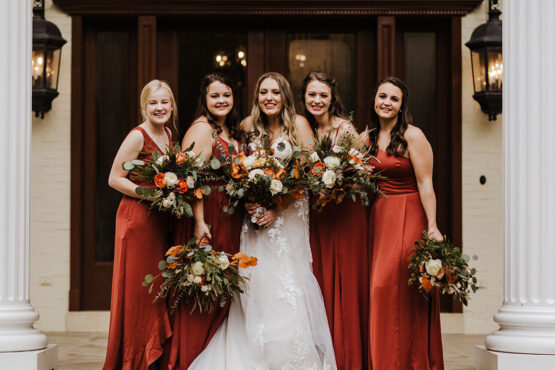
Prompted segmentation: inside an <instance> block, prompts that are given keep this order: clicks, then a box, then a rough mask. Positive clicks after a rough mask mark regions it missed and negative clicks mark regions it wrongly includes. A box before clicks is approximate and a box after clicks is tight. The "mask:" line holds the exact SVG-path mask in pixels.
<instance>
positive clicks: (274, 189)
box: [270, 179, 283, 195]
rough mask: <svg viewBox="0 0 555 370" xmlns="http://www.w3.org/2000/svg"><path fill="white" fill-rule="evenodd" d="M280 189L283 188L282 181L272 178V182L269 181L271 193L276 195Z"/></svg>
mask: <svg viewBox="0 0 555 370" xmlns="http://www.w3.org/2000/svg"><path fill="white" fill-rule="evenodd" d="M282 190H283V184H282V182H281V181H279V180H276V179H274V180H272V182H271V183H270V192H271V193H272V195H276V194H277V193H279V192H280V191H282Z"/></svg>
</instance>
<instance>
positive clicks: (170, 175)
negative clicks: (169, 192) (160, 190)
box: [164, 172, 179, 188]
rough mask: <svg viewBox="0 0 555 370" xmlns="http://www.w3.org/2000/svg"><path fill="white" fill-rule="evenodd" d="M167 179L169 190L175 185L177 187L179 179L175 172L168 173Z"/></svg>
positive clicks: (166, 174)
mask: <svg viewBox="0 0 555 370" xmlns="http://www.w3.org/2000/svg"><path fill="white" fill-rule="evenodd" d="M164 175H165V179H166V186H167V187H168V188H173V187H174V186H175V185H177V182H178V181H179V180H178V179H177V175H176V174H175V173H173V172H166V173H165V174H164Z"/></svg>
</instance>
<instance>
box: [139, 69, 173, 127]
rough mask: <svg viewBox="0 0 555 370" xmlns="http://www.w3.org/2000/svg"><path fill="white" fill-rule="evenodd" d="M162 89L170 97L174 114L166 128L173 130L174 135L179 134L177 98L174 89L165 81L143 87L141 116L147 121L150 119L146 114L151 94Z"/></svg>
mask: <svg viewBox="0 0 555 370" xmlns="http://www.w3.org/2000/svg"><path fill="white" fill-rule="evenodd" d="M160 89H165V90H166V91H167V92H168V94H169V95H170V103H171V105H172V108H173V109H172V114H171V116H170V118H169V119H168V121H167V122H166V123H165V126H168V127H169V129H170V130H172V132H173V134H174V135H177V134H178V131H177V104H175V98H174V97H173V92H172V89H171V87H170V85H168V83H167V82H165V81H160V80H152V81H150V82H149V83H147V84H146V85H145V87H143V90H142V91H141V97H140V104H141V115H142V116H143V119H144V120H145V121H146V120H147V119H148V115H147V113H146V105H147V104H148V99H149V98H150V94H151V93H152V92H153V91H156V90H160Z"/></svg>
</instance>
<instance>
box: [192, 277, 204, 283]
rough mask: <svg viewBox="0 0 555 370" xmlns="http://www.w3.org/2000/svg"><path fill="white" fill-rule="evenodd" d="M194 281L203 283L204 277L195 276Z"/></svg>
mask: <svg viewBox="0 0 555 370" xmlns="http://www.w3.org/2000/svg"><path fill="white" fill-rule="evenodd" d="M193 283H195V284H201V283H202V278H201V277H200V276H195V278H194V279H193Z"/></svg>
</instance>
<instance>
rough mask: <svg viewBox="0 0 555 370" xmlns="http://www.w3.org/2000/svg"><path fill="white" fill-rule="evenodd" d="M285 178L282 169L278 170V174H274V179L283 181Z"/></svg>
mask: <svg viewBox="0 0 555 370" xmlns="http://www.w3.org/2000/svg"><path fill="white" fill-rule="evenodd" d="M284 176H285V170H284V169H283V168H282V169H281V170H279V171H278V172H276V173H275V174H274V179H279V180H281V179H283V177H284Z"/></svg>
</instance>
